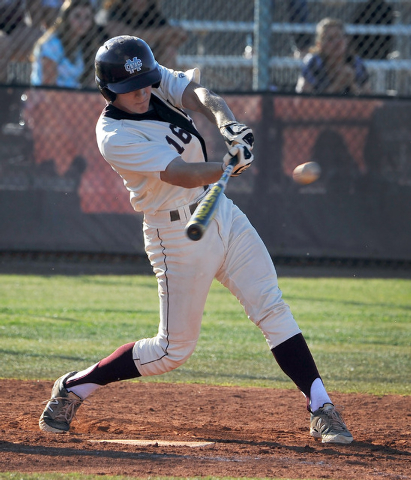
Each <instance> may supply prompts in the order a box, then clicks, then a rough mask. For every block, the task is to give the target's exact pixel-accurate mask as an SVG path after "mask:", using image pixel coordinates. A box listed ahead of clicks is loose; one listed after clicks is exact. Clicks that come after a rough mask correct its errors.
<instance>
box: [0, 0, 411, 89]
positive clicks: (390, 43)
mask: <svg viewBox="0 0 411 480" xmlns="http://www.w3.org/2000/svg"><path fill="white" fill-rule="evenodd" d="M60 7H61V8H60ZM326 18H331V19H335V20H337V21H336V22H333V21H331V22H330V21H325V22H323V23H321V22H322V21H323V20H324V19H326ZM410 21H411V1H410V0H385V1H383V0H369V1H364V0H345V1H340V0H287V1H279V0H276V1H275V0H256V1H254V2H250V1H248V0H226V1H225V2H220V1H217V0H163V1H151V0H71V1H66V2H64V3H63V2H62V0H0V33H1V34H0V82H3V83H4V82H6V83H8V84H13V83H19V84H29V83H32V84H37V85H40V84H41V85H44V84H50V85H59V86H67V87H87V86H92V85H93V58H94V54H95V52H96V49H97V48H98V46H99V45H100V44H102V42H104V40H105V39H106V38H110V37H113V36H116V35H119V34H132V35H137V36H140V37H142V38H143V39H145V40H147V42H148V43H149V44H150V45H151V46H152V48H153V51H154V53H155V56H156V58H157V59H158V61H159V62H160V63H162V64H164V65H165V66H168V67H171V68H178V69H186V68H192V67H193V66H199V67H200V68H201V70H202V82H203V83H204V84H205V85H206V86H207V87H209V88H212V89H214V90H217V91H248V90H251V89H253V88H254V89H255V88H259V89H263V90H276V91H280V92H283V91H286V92H292V91H295V90H296V87H297V90H298V91H299V92H314V93H335V94H368V93H371V94H377V95H385V94H390V95H393V94H397V95H409V94H410V92H411V85H410V75H409V70H410V66H411V51H410V42H409V35H410V33H411V24H410ZM340 22H341V23H340ZM307 55H308V56H307ZM265 69H266V70H267V71H266V74H267V79H266V80H265V81H264V82H263V83H262V84H261V83H256V82H255V81H254V82H253V77H255V75H256V72H259V73H260V72H264V70H265ZM297 85H298V86H297Z"/></svg>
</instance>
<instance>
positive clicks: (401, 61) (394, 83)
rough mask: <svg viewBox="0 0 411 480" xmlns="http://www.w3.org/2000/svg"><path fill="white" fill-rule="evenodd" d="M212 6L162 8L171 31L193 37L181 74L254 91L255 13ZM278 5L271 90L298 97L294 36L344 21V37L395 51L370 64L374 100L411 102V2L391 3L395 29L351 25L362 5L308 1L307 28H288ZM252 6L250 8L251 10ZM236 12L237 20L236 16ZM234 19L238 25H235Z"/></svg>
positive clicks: (245, 6) (352, 0)
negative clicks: (382, 43) (379, 38)
mask: <svg viewBox="0 0 411 480" xmlns="http://www.w3.org/2000/svg"><path fill="white" fill-rule="evenodd" d="M215 3H216V2H212V1H203V2H201V4H200V3H199V2H197V1H196V0H194V1H192V2H191V5H190V8H186V7H188V6H187V3H186V2H174V1H168V2H165V4H164V9H165V11H167V10H168V12H169V14H170V18H171V23H172V24H173V25H177V26H181V27H182V28H184V29H185V30H186V31H187V32H189V41H188V42H187V43H186V44H185V45H184V46H183V47H182V48H181V50H180V55H179V57H178V62H179V67H181V68H182V69H184V68H190V67H192V66H194V65H195V66H198V67H200V68H201V70H202V78H203V81H204V83H206V84H207V86H208V87H210V88H213V89H217V90H242V91H248V90H251V89H252V76H253V73H252V69H253V59H252V58H251V57H250V56H247V55H245V54H244V52H245V50H246V47H247V45H248V44H249V43H250V39H251V38H252V34H253V31H254V22H253V21H250V19H251V20H252V19H253V9H252V8H250V3H251V4H252V3H253V2H245V1H243V0H240V1H236V2H235V5H236V7H235V12H236V14H235V15H233V11H234V10H233V4H232V2H225V3H224V4H220V2H218V3H219V5H218V9H216V8H215ZM287 3H288V2H279V1H277V2H275V8H274V11H273V23H272V24H271V51H270V57H269V65H270V76H271V78H270V87H271V88H272V89H278V90H281V91H294V88H295V84H296V81H297V77H298V74H299V72H300V69H301V63H302V60H301V58H295V42H294V40H293V38H294V36H295V35H298V34H307V35H309V36H310V37H311V38H314V33H315V26H316V23H317V22H318V21H320V20H321V19H322V18H324V17H326V16H330V17H335V18H339V19H341V20H343V21H344V22H345V24H346V32H347V34H348V35H349V36H353V35H391V36H392V40H393V47H392V51H391V52H390V55H389V57H387V58H384V59H366V60H365V64H366V66H367V69H368V71H369V73H370V81H371V87H372V91H373V92H374V93H376V94H382V95H385V94H393V95H402V96H408V95H410V94H411V82H410V74H409V72H410V71H411V45H410V41H409V39H410V34H411V0H387V1H386V4H388V5H390V6H391V7H392V10H393V20H394V23H393V24H391V25H382V24H379V25H375V24H353V23H351V20H352V18H353V14H354V11H355V9H356V8H357V7H358V6H359V5H361V4H364V3H365V2H364V1H362V0H345V1H339V0H308V8H309V17H308V21H307V22H305V23H290V22H289V21H288V20H289V13H288V12H287V8H286V4H287ZM251 6H252V5H251ZM237 12H238V14H237ZM233 16H234V17H235V21H232V20H231V19H232V18H233Z"/></svg>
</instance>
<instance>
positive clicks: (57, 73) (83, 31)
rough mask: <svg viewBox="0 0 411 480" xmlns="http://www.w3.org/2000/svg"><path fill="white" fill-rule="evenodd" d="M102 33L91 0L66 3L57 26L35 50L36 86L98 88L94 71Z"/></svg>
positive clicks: (37, 44)
mask: <svg viewBox="0 0 411 480" xmlns="http://www.w3.org/2000/svg"><path fill="white" fill-rule="evenodd" d="M100 35H101V32H100V30H99V29H98V26H97V25H96V23H95V22H94V10H93V8H92V4H91V2H90V1H89V0H65V2H64V3H63V6H62V7H61V9H60V11H59V14H58V17H57V19H56V21H55V24H54V25H53V26H52V27H50V28H48V29H47V30H46V32H45V33H44V35H43V36H42V37H41V38H40V39H39V40H38V42H37V43H36V45H35V47H34V51H33V59H32V73H31V83H32V85H57V86H59V87H69V88H80V87H87V86H89V87H91V86H94V78H93V76H92V75H90V69H92V65H93V62H94V56H95V53H96V51H97V48H98V45H99V44H101V36H100Z"/></svg>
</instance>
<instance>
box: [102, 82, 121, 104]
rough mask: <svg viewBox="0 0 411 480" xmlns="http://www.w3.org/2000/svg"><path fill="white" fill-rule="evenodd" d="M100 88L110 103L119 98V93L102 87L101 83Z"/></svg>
mask: <svg viewBox="0 0 411 480" xmlns="http://www.w3.org/2000/svg"><path fill="white" fill-rule="evenodd" d="M98 89H99V90H100V93H101V94H102V95H103V97H104V98H105V99H106V100H107V101H108V102H110V103H111V102H114V100H115V99H116V98H117V94H116V93H114V92H112V91H111V90H109V89H108V88H107V87H100V85H99V86H98Z"/></svg>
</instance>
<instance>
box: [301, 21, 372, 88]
mask: <svg viewBox="0 0 411 480" xmlns="http://www.w3.org/2000/svg"><path fill="white" fill-rule="evenodd" d="M296 91H297V92H298V93H316V94H319V93H334V94H339V95H347V94H350V95H360V94H367V93H370V84H369V76H368V73H367V70H366V68H365V65H364V63H363V61H362V60H361V58H360V57H359V56H358V55H355V54H352V53H351V52H350V51H349V50H348V40H347V37H346V35H345V31H344V24H343V23H342V22H341V21H340V20H336V19H333V18H324V19H323V20H321V21H320V22H319V23H318V24H317V28H316V43H315V46H314V47H313V48H312V49H310V53H309V54H307V55H306V56H305V58H304V65H303V68H302V72H301V75H300V77H299V79H298V82H297V86H296Z"/></svg>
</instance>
